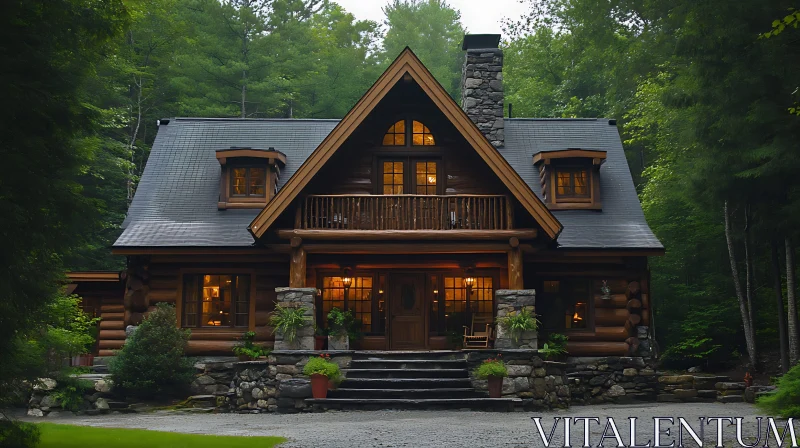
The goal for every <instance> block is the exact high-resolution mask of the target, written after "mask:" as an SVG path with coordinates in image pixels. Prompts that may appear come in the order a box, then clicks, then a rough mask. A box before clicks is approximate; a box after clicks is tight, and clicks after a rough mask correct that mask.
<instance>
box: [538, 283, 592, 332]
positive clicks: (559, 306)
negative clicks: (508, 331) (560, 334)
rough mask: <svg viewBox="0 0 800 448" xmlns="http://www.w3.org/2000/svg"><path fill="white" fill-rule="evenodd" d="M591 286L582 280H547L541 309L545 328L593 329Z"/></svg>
mask: <svg viewBox="0 0 800 448" xmlns="http://www.w3.org/2000/svg"><path fill="white" fill-rule="evenodd" d="M590 285H591V282H590V281H588V280H581V279H568V280H567V279H564V280H545V281H544V282H543V285H542V299H543V300H541V302H540V303H541V307H540V309H539V311H540V312H541V315H542V319H543V323H544V326H545V327H546V328H548V329H551V330H580V329H587V328H591V320H592V319H591V315H590V306H589V304H590V300H592V294H591V288H590ZM537 302H538V301H537Z"/></svg>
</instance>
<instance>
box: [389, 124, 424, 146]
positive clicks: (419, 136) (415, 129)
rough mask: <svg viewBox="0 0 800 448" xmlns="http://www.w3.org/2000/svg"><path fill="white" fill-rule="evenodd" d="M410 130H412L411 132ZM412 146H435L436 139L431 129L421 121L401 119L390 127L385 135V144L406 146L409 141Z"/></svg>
mask: <svg viewBox="0 0 800 448" xmlns="http://www.w3.org/2000/svg"><path fill="white" fill-rule="evenodd" d="M409 131H410V132H409ZM409 141H410V142H411V145H412V146H433V145H435V144H436V140H435V139H434V138H433V134H432V133H431V130H430V129H428V127H427V126H425V125H424V124H422V122H420V121H416V120H413V121H412V120H409V123H406V120H400V121H398V122H396V123H395V124H393V125H392V126H391V127H389V130H388V131H386V134H384V136H383V142H382V144H383V146H406V143H407V142H409Z"/></svg>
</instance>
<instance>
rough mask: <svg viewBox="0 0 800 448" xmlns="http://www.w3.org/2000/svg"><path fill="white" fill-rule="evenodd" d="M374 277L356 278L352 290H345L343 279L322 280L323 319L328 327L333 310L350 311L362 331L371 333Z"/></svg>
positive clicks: (327, 278)
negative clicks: (330, 312) (329, 313)
mask: <svg viewBox="0 0 800 448" xmlns="http://www.w3.org/2000/svg"><path fill="white" fill-rule="evenodd" d="M372 282H373V279H372V277H371V276H370V277H354V278H353V282H352V284H351V285H350V288H347V289H346V290H345V287H344V283H343V282H342V277H323V279H322V317H323V322H325V325H326V326H327V316H328V312H329V311H330V310H331V309H333V308H339V309H340V310H350V311H352V312H353V315H354V316H355V320H356V322H360V323H361V331H362V332H364V333H371V332H372V331H373V325H372V291H373V287H372V286H373V285H372Z"/></svg>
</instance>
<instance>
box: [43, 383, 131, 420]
mask: <svg viewBox="0 0 800 448" xmlns="http://www.w3.org/2000/svg"><path fill="white" fill-rule="evenodd" d="M76 378H77V379H79V380H81V381H85V382H86V383H87V384H91V385H92V387H90V388H89V389H87V390H86V391H85V392H84V393H83V397H82V400H81V402H80V403H74V408H73V409H64V408H63V407H62V404H61V402H60V401H59V399H58V397H57V392H58V387H59V384H58V382H57V381H56V380H54V379H52V378H41V379H40V380H39V381H37V382H36V383H35V384H34V385H33V388H32V390H31V397H30V399H29V400H28V416H29V417H57V416H59V415H60V414H62V413H73V412H74V413H76V414H82V415H100V414H108V413H111V412H126V411H128V403H126V402H124V401H120V400H118V399H116V398H115V397H114V396H113V395H112V394H111V387H112V384H111V380H109V379H107V378H103V377H101V376H100V375H79V376H77V377H76Z"/></svg>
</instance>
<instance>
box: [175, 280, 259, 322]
mask: <svg viewBox="0 0 800 448" xmlns="http://www.w3.org/2000/svg"><path fill="white" fill-rule="evenodd" d="M182 300H183V317H182V319H183V326H184V327H246V326H247V325H248V320H249V310H250V276H249V275H216V274H205V275H186V276H184V279H183V297H182Z"/></svg>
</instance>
